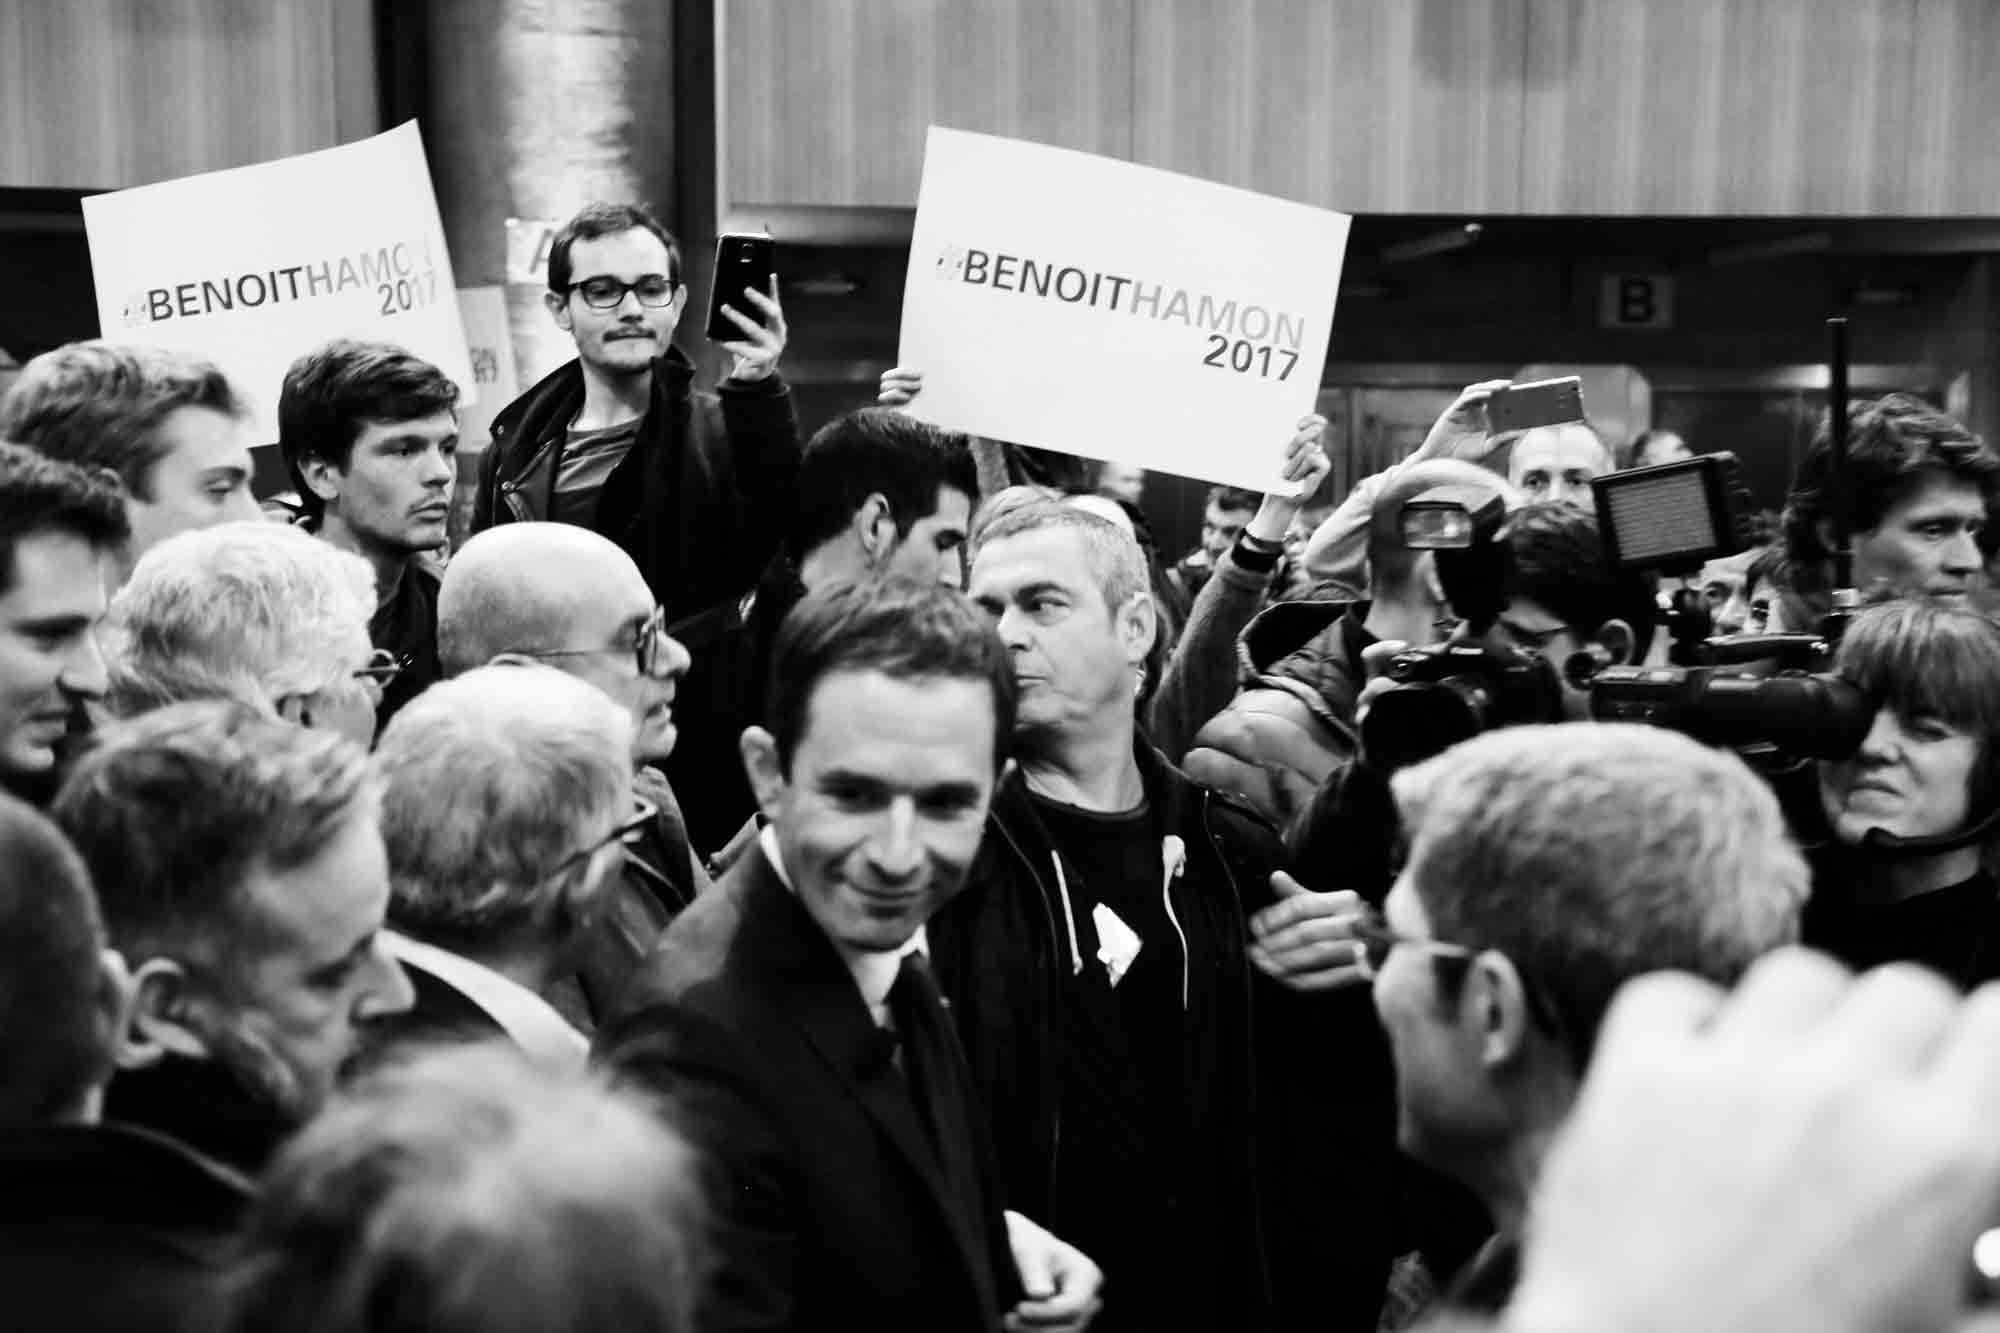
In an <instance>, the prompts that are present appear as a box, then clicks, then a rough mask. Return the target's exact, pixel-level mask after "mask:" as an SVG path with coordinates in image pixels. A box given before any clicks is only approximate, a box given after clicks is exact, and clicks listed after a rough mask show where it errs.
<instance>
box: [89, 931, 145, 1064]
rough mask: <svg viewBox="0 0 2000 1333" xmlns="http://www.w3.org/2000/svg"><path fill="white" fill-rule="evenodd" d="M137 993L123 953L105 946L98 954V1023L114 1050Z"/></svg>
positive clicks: (129, 1021)
mask: <svg viewBox="0 0 2000 1333" xmlns="http://www.w3.org/2000/svg"><path fill="white" fill-rule="evenodd" d="M137 995H138V987H137V983H136V982H135V981H134V980H133V977H132V970H131V969H130V968H128V967H126V966H125V955H124V954H122V953H119V952H118V951H117V950H116V949H105V950H102V951H101V952H99V954H98V956H97V1024H98V1031H99V1032H102V1033H103V1034H104V1044H105V1048H106V1049H107V1050H110V1051H113V1052H115V1051H116V1050H117V1049H118V1047H119V1045H120V1044H121V1043H122V1042H123V1041H124V1037H125V1032H126V1030H127V1029H128V1028H130V1027H131V1026H132V1009H133V1004H134V1002H135V1000H136V999H137Z"/></svg>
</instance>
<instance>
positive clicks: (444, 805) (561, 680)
mask: <svg viewBox="0 0 2000 1333" xmlns="http://www.w3.org/2000/svg"><path fill="white" fill-rule="evenodd" d="M632 730H633V724H632V718H631V715H630V713H629V712H628V711H627V710H626V709H624V708H622V707H620V706H619V705H618V704H617V703H616V702H614V701H613V700H612V699H611V697H610V696H609V695H607V694H605V693H604V692H603V691H602V690H599V689H597V688H596V687H595V686H592V685H589V684H586V683H585V682H584V681H581V680H578V679H577V678H576V677H574V676H569V675H566V674H564V673H563V672H561V671H557V670H555V669H554V668H553V667H545V666H534V665H524V666H487V667H478V668H475V669H474V670H472V671H468V672H466V673H465V674H464V675H462V676H458V677H456V678H454V679H451V680H447V681H442V682H440V683H438V684H436V685H433V686H432V687H431V688H430V689H428V690H426V691H424V692H423V693H422V694H420V695H418V696H417V697H416V698H415V699H413V700H411V701H410V703H409V704H407V705H406V706H404V708H403V709H402V710H401V711H400V712H398V713H397V714H396V716H395V717H394V718H393V719H391V720H390V722H389V725H388V726H387V727H386V728H384V729H383V732H382V736H381V740H380V742H379V743H378V744H377V746H376V750H375V764H376V768H377V771H378V772H380V774H381V775H382V779H383V783H384V788H385V794H384V800H383V815H382V840H383V842H384V844H385V845H386V846H387V848H388V851H389V877H390V885H391V889H392V897H391V901H390V906H389V916H390V919H391V920H392V921H393V922H395V923H396V924H397V925H398V926H401V927H404V928H406V929H408V930H409V931H410V932H411V933H413V934H416V935H419V936H421V937H423V938H424V939H427V940H430V941H433V942H435V943H439V944H442V945H444V946H445V947H452V946H460V947H464V948H467V949H470V950H474V951H476V950H478V949H479V948H481V947H487V946H492V945H495V944H500V943H505V942H508V941H513V940H519V939H522V938H532V939H538V940H546V941H548V942H551V943H560V942H561V941H562V940H563V939H565V938H567V936H568V934H569V933H570V931H571V930H572V929H573V928H574V926H575V925H576V921H575V919H574V916H573V914H571V913H569V912H566V911H565V905H566V904H568V903H570V902H571V900H572V897H573V890H574V886H575V884H576V883H577V882H578V881H577V877H578V876H581V875H584V874H586V873H587V871H588V867H587V865H586V864H585V863H583V862H579V863H578V864H577V866H576V868H575V871H574V873H573V874H569V875H560V874H558V873H557V871H558V868H559V867H561V865H562V864H563V862H564V861H565V860H567V859H569V858H571V857H573V856H574V855H575V854H576V853H577V852H579V851H581V850H582V849H584V848H585V847H588V846H589V845H590V843H591V842H592V841H594V840H596V839H598V838H601V837H603V836H604V835H605V834H606V833H607V832H609V831H610V829H611V828H613V827H615V826H616V824H617V823H618V822H619V821H620V820H622V819H623V818H625V817H626V816H627V815H629V814H630V813H631V811H632V803H633V797H632V760H631V753H632Z"/></svg>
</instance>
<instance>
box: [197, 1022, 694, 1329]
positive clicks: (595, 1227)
mask: <svg viewBox="0 0 2000 1333" xmlns="http://www.w3.org/2000/svg"><path fill="white" fill-rule="evenodd" d="M696 1170H697V1163H696V1159H695V1157H694V1155H693V1154H692V1152H691V1151H690V1150H689V1149H688V1147H687V1146H686V1145H685V1144H684V1143H683V1142H682V1141H681V1140H680V1138H679V1137H678V1136H677V1135H675V1134H674V1133H672V1132H671V1131H670V1130H668V1129H667V1128H666V1127H665V1126H664V1125H663V1124H662V1122H661V1121H660V1120H659V1119H658V1118H657V1117H656V1116H655V1114H654V1113H653V1111H652V1110H651V1109H650V1108H649V1107H648V1106H647V1105H646V1104H645V1103H644V1102H642V1101H640V1100H638V1099H637V1098H636V1097H634V1096H633V1095H631V1094H627V1093H625V1092H621V1091H616V1090H613V1089H612V1088H610V1087H609V1086H607V1085H606V1084H604V1083H603V1082H602V1081H601V1080H599V1079H598V1078H596V1077H592V1076H587V1075H559V1074H554V1073H550V1072H547V1071H542V1070H538V1069H536V1068H535V1067H533V1066H531V1065H530V1064H528V1062H527V1061H526V1060H525V1059H523V1058H522V1057H521V1056H520V1055H519V1054H518V1053H517V1052H514V1051H511V1050H509V1049H507V1048H505V1047H502V1046H498V1045H493V1046H479V1047H467V1048H460V1049H456V1050H450V1051H437V1052H433V1053H430V1054H428V1055H424V1056H420V1057H417V1058H416V1059H413V1060H411V1061H409V1062H407V1063H404V1064H401V1065H397V1066H392V1067H389V1068H387V1069H384V1070H383V1071H381V1072H380V1073H379V1074H377V1075H375V1076H373V1077H371V1078H369V1079H366V1080H364V1081H362V1082H361V1083H359V1084H357V1085H356V1086H355V1087H354V1088H352V1089H351V1090H350V1091H349V1092H347V1093H346V1094H344V1095H343V1096H341V1097H340V1098H339V1099H337V1100H336V1101H335V1102H334V1103H333V1104H332V1105H331V1106H330V1107H329V1108H328V1109H327V1111H326V1112H325V1114H323V1115H322V1116H321V1117H320V1118H319V1119H318V1120H316V1121H315V1122H314V1123H313V1124H312V1125H311V1126H310V1127H309V1128H308V1129H307V1130H306V1131H305V1132H304V1133H302V1134H301V1135H299V1137H298V1138H297V1139H296V1140H294V1141H293V1142H292V1144H291V1145H290V1146H289V1147H288V1148H287V1149H286V1150H285V1151H284V1152H283V1154H281V1155H280V1157H279V1158H278V1160H277V1162H276V1163H275V1164H274V1166H273V1168H272V1170H271V1173H270V1175H269V1177H268V1178H267V1180H266V1183H265V1189H264V1194H263V1197H262V1198H261V1199H260V1200H259V1202H258V1204H257V1207H256V1209H255V1210H254V1212H253V1213H252V1216H251V1218H250V1221H249V1224H248V1227H247V1237H246V1242H245V1246H244V1250H243V1254H242V1258H241V1260H240V1262H239V1264H238V1267H237V1270H236V1273H235V1275H234V1280H233V1282H232V1313H231V1317H230V1320H229V1322H228V1324H227V1327H228V1328H230V1329H233V1330H237V1331H238V1333H251V1330H256V1331H257V1333H265V1331H266V1330H271V1329H285V1330H287V1333H390V1331H391V1330H395V1331H396V1333H403V1331H405V1330H415V1329H422V1330H425V1331H426V1333H597V1330H612V1329H615V1330H619V1333H680V1331H681V1330H684V1329H688V1328H691V1327H692V1326H693V1324H692V1316H691V1309H692V1306H693V1300H694V1295H695V1291H696V1285H697V1281H698V1278H699V1273H700V1267H701V1250H702V1246H701V1243H700V1236H699V1228H700V1225H701V1222H700V1218H701V1211H702V1210H701V1203H700V1194H699V1190H698V1188H697V1186H696V1183H695V1174H696Z"/></svg>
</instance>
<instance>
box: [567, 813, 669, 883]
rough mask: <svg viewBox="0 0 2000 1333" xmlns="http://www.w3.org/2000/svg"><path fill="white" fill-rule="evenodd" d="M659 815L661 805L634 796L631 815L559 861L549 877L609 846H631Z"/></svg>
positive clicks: (585, 862)
mask: <svg viewBox="0 0 2000 1333" xmlns="http://www.w3.org/2000/svg"><path fill="white" fill-rule="evenodd" d="M659 815H660V807H659V806H657V805H654V804H653V803H652V802H651V801H649V800H647V799H646V798H645V797H643V796H638V797H634V798H633V807H632V813H631V814H630V815H628V816H626V817H625V818H624V819H623V820H621V821H619V823H618V824H616V825H615V826H614V827H613V828H612V830H611V831H610V832H609V833H607V834H605V835H604V836H603V837H601V838H599V839H598V840H597V841H596V842H593V843H591V844H590V845H589V846H587V847H581V848H579V849H577V850H576V851H573V852H571V853H570V854H569V855H568V856H565V857H564V858H563V859H562V860H560V861H558V862H557V863H556V865H555V868H554V869H552V870H550V871H549V874H548V877H549V878H550V879H554V878H555V877H556V876H557V875H560V874H563V873H564V872H565V871H568V870H571V869H574V868H575V867H577V866H579V865H584V864H587V863H588V862H589V861H590V859H591V858H592V857H594V856H596V855H597V854H598V853H599V852H601V851H603V850H604V849H605V848H607V847H615V846H617V845H619V844H620V843H623V844H626V845H628V846H629V845H630V844H632V843H635V842H637V841H639V839H640V838H642V837H644V836H645V834H646V830H647V829H648V828H650V827H651V826H652V823H653V821H654V820H655V819H657V818H659Z"/></svg>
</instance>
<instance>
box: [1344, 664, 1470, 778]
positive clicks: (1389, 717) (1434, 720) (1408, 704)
mask: <svg viewBox="0 0 2000 1333" xmlns="http://www.w3.org/2000/svg"><path fill="white" fill-rule="evenodd" d="M1492 709H1493V696H1492V694H1491V693H1490V692H1489V691H1488V690H1487V689H1486V686H1485V683H1484V682H1482V681H1480V680H1479V679H1478V678H1476V677H1473V676H1448V677H1446V678H1445V679H1443V680H1440V681H1434V682H1411V683H1409V684H1405V685H1398V686H1396V687H1395V688H1394V689H1391V690H1384V691H1383V692H1382V694H1381V695H1380V696H1379V697H1378V698H1377V699H1376V700H1375V702H1374V703H1373V704H1372V705H1371V706H1370V707H1369V709H1368V715H1367V716H1366V717H1364V718H1363V719H1362V720H1361V745H1362V748H1363V749H1364V750H1365V751H1366V752H1367V755H1368V762H1369V763H1371V764H1373V765H1374V766H1375V767H1376V768H1379V769H1382V770H1384V771H1385V772H1393V771H1394V770H1396V769H1399V768H1405V767H1407V766H1409V765H1411V764H1416V763H1421V762H1423V761H1424V760H1426V759H1429V758H1430V757H1431V756H1432V755H1436V754H1442V753H1443V752H1444V751H1446V750H1448V749H1450V748H1451V747H1452V746H1454V745H1456V744H1458V743H1459V742H1460V741H1465V740H1471V739H1472V738H1473V737H1474V736H1477V735H1478V734H1479V733H1480V732H1482V731H1485V730H1486V729H1487V728H1488V727H1489V726H1491V725H1492Z"/></svg>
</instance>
